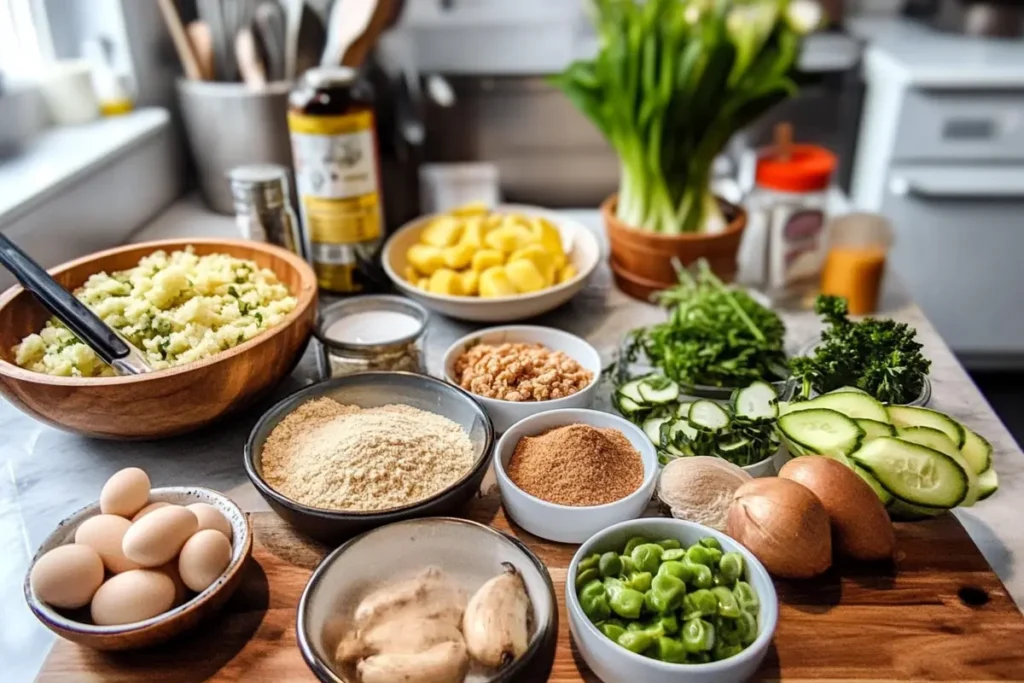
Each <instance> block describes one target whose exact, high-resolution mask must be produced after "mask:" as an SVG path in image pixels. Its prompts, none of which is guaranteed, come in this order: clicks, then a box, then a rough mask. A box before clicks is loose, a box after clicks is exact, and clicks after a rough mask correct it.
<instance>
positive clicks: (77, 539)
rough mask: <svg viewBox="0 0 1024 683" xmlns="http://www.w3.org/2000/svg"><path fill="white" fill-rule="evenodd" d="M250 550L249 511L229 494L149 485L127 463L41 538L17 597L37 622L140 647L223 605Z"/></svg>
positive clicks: (78, 636)
mask: <svg viewBox="0 0 1024 683" xmlns="http://www.w3.org/2000/svg"><path fill="white" fill-rule="evenodd" d="M251 553H252V529H251V528H250V526H249V522H248V519H247V518H246V516H245V514H244V513H243V512H242V511H241V509H240V508H239V507H238V506H237V505H235V503H233V502H232V501H231V500H230V499H229V498H228V497H226V496H224V495H223V494H221V493H218V492H216V491H213V490H210V489H205V488H198V487H184V486H182V487H178V486H174V487H167V488H157V489H151V488H150V482H149V477H148V476H147V475H146V473H145V472H143V471H142V470H140V469H138V468H136V467H130V468H128V469H124V470H121V471H119V472H117V473H116V474H114V476H112V477H111V478H110V479H109V480H108V481H107V483H106V484H105V485H104V486H103V490H102V491H101V493H100V499H99V501H97V502H95V503H92V504H91V505H88V506H86V507H84V508H82V509H81V510H79V511H77V512H75V513H73V514H72V515H71V516H69V517H68V518H67V519H65V520H64V521H62V522H61V523H60V524H59V525H57V528H56V529H55V530H54V531H53V533H51V534H50V535H49V536H48V537H47V538H46V540H45V541H44V542H43V544H42V546H40V548H39V551H38V552H37V553H36V556H35V557H34V558H33V560H32V566H31V568H30V569H29V573H28V576H26V577H25V587H24V590H25V600H26V601H27V602H28V606H29V608H30V609H31V610H32V613H33V614H35V616H36V618H37V619H39V621H40V622H42V624H43V625H44V626H46V627H47V628H48V629H50V630H51V631H53V632H54V633H56V634H57V635H59V636H61V637H62V638H66V639H67V640H71V641H74V642H76V643H79V644H80V645H85V646H86V647H91V648H94V649H97V650H129V649H135V648H141V647H148V646H151V645H154V644H156V643H160V642H163V641H165V640H168V639H170V638H172V637H174V636H176V635H178V634H180V633H182V632H184V631H186V630H188V629H190V628H192V627H193V626H195V625H196V624H197V623H199V621H200V620H202V619H203V618H204V617H206V616H208V615H209V614H211V613H213V612H215V611H216V610H218V609H219V608H220V607H221V606H223V604H224V603H225V602H226V601H227V599H228V598H229V597H230V596H231V594H232V593H233V592H234V591H235V589H236V588H237V587H238V585H239V583H240V582H241V579H242V575H243V572H242V568H243V566H244V565H245V561H246V559H247V558H248V557H249V556H250V555H251Z"/></svg>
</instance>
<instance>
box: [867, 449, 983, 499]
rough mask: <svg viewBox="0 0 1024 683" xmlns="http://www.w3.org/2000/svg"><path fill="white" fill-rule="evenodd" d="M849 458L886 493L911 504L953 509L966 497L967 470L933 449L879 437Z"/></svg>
mask: <svg viewBox="0 0 1024 683" xmlns="http://www.w3.org/2000/svg"><path fill="white" fill-rule="evenodd" d="M850 457H851V458H852V459H853V461H854V462H855V463H857V464H858V465H860V466H861V467H863V468H864V469H866V470H867V471H868V472H869V473H870V474H871V475H872V476H873V477H874V478H875V479H877V480H878V483H879V484H881V485H882V486H883V487H885V489H886V490H887V491H888V492H889V493H891V494H892V495H893V496H895V497H897V498H900V499H902V500H904V501H906V502H908V503H911V504H912V505H926V506H928V507H936V508H955V507H956V506H957V505H959V504H960V503H962V502H963V500H964V498H966V497H967V491H968V480H967V472H966V471H964V468H963V467H962V466H961V465H960V464H959V463H958V462H957V461H956V460H954V459H953V458H951V457H949V456H948V455H946V454H945V453H941V452H939V451H937V450H935V449H934V448H928V447H927V446H920V445H918V444H915V443H910V442H909V441H904V440H903V439H896V438H893V437H891V436H883V437H880V438H878V439H875V440H874V441H869V442H868V443H866V444H865V445H864V446H862V447H861V448H859V449H857V450H856V451H854V452H853V453H852V454H850Z"/></svg>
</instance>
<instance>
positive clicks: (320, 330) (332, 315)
mask: <svg viewBox="0 0 1024 683" xmlns="http://www.w3.org/2000/svg"><path fill="white" fill-rule="evenodd" d="M371 311H392V312H395V313H403V314H405V315H408V316H409V317H411V318H413V319H415V320H417V321H418V322H419V323H420V325H419V327H418V328H417V329H416V331H415V332H412V333H409V334H406V335H402V336H396V337H395V338H394V339H389V340H388V341H386V342H378V343H373V344H363V343H353V342H342V341H339V340H337V339H334V338H332V337H329V336H327V333H326V332H327V330H328V328H330V326H331V325H332V324H334V323H335V322H336V321H338V320H340V319H341V318H344V317H345V316H348V315H352V314H355V313H366V312H371ZM429 320H430V314H429V313H428V312H427V309H425V308H424V307H423V306H420V305H419V304H418V303H416V302H414V301H411V300H409V299H404V298H402V297H399V296H391V295H387V294H379V295H370V296H359V297H353V298H351V299H343V300H342V301H338V302H337V303H333V304H330V305H329V306H325V307H324V308H323V309H321V311H320V316H319V318H318V320H317V324H316V327H315V329H314V331H313V334H314V335H315V336H316V338H317V339H318V340H319V341H320V343H321V344H323V346H324V350H325V351H326V354H327V361H328V365H329V369H330V376H331V377H339V376H342V375H348V374H352V373H355V372H365V371H368V370H392V371H404V372H415V373H419V374H426V365H425V363H424V354H423V340H424V337H425V335H426V331H427V322H428V321H429Z"/></svg>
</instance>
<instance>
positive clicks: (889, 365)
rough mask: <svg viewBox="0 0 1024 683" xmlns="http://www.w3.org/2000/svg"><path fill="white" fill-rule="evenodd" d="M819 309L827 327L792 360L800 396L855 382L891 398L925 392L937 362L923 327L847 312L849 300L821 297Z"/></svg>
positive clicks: (906, 400)
mask: <svg viewBox="0 0 1024 683" xmlns="http://www.w3.org/2000/svg"><path fill="white" fill-rule="evenodd" d="M814 312H815V313H817V314H818V315H820V316H821V317H822V320H823V322H824V323H825V325H826V328H825V329H824V330H823V331H822V333H821V344H819V345H818V346H817V347H816V348H815V349H814V352H813V353H812V354H811V355H809V356H804V357H800V358H794V359H793V360H792V361H790V368H791V370H792V373H793V374H792V376H793V379H795V380H796V381H797V398H810V395H811V390H812V389H813V390H814V391H817V392H819V393H825V392H827V391H832V390H833V389H838V388H839V387H844V386H850V387H857V388H858V389H862V390H864V391H866V392H868V393H869V394H871V395H872V396H874V397H875V398H876V399H878V400H879V401H882V402H885V403H909V402H911V401H913V400H914V399H915V398H917V397H918V396H919V395H920V394H921V390H922V388H923V385H924V378H925V376H926V375H927V374H928V369H929V368H930V367H931V361H930V360H928V359H927V358H925V357H924V355H922V353H921V344H920V343H918V342H917V341H916V339H915V337H916V335H917V331H916V330H915V329H914V328H913V327H910V326H909V325H907V324H906V323H900V322H896V321H895V320H880V319H878V318H865V319H864V320H860V321H857V322H853V321H851V320H850V319H849V317H848V316H847V307H846V299H844V298H842V297H837V296H825V295H822V296H819V297H818V299H817V300H816V301H815V302H814Z"/></svg>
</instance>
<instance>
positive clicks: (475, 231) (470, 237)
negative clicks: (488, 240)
mask: <svg viewBox="0 0 1024 683" xmlns="http://www.w3.org/2000/svg"><path fill="white" fill-rule="evenodd" d="M484 233H485V231H484V219H483V218H482V217H479V216H474V217H473V218H467V219H466V222H465V227H464V228H463V230H462V239H460V240H459V244H460V245H463V244H465V245H468V246H470V247H472V248H473V249H483V248H484Z"/></svg>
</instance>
